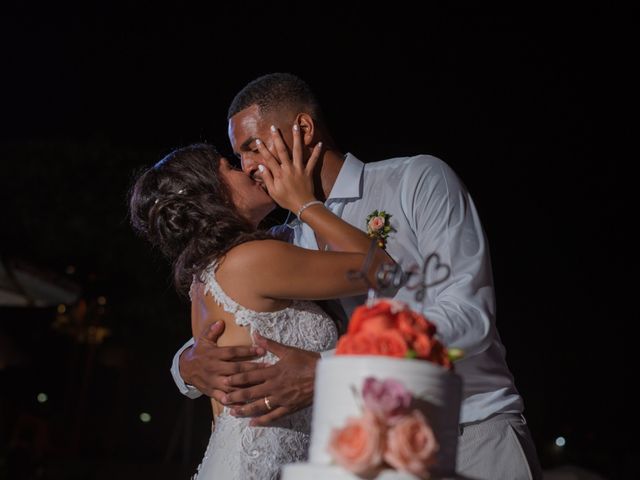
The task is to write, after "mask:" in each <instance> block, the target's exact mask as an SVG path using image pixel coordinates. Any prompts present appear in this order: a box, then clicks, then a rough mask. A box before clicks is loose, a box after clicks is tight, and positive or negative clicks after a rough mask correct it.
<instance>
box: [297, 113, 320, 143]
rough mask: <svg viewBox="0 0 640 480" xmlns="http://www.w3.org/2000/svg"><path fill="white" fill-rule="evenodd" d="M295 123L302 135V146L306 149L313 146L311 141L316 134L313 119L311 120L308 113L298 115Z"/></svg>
mask: <svg viewBox="0 0 640 480" xmlns="http://www.w3.org/2000/svg"><path fill="white" fill-rule="evenodd" d="M296 121H297V122H298V125H299V126H300V132H301V133H302V143H303V144H304V146H305V147H308V146H309V145H311V144H313V145H315V142H314V141H313V139H314V137H315V134H316V125H315V123H314V122H313V118H311V115H309V114H308V113H299V114H298V115H297V116H296Z"/></svg>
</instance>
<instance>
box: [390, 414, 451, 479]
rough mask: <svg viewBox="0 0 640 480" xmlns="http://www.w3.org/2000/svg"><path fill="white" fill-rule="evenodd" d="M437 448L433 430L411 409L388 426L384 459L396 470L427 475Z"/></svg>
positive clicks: (425, 476)
mask: <svg viewBox="0 0 640 480" xmlns="http://www.w3.org/2000/svg"><path fill="white" fill-rule="evenodd" d="M438 448H439V446H438V442H437V441H436V438H435V436H434V434H433V430H432V429H431V427H430V426H429V424H428V423H427V421H426V419H425V418H424V416H423V415H422V413H420V411H418V410H414V411H413V412H412V413H411V414H410V415H407V416H406V417H403V418H402V419H400V420H399V421H398V422H397V423H396V424H395V425H394V426H393V427H391V428H390V429H389V432H388V434H387V450H386V451H385V453H384V459H385V460H386V462H387V463H388V464H389V465H391V466H392V467H393V468H395V469H396V470H402V471H405V472H409V473H412V474H414V475H417V476H419V477H421V478H429V467H430V466H431V465H433V464H434V463H435V461H436V452H437V451H438Z"/></svg>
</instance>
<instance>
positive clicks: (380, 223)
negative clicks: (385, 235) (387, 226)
mask: <svg viewBox="0 0 640 480" xmlns="http://www.w3.org/2000/svg"><path fill="white" fill-rule="evenodd" d="M382 227H384V217H373V218H372V219H371V220H369V230H371V231H372V232H377V231H378V230H381V229H382Z"/></svg>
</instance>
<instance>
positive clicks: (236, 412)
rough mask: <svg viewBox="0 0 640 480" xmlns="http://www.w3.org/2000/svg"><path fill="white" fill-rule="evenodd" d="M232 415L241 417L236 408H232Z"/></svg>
mask: <svg viewBox="0 0 640 480" xmlns="http://www.w3.org/2000/svg"><path fill="white" fill-rule="evenodd" d="M229 413H230V414H231V416H233V417H237V416H238V415H240V410H237V409H235V408H232V409H231V411H230V412H229Z"/></svg>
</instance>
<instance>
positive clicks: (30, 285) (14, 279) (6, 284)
mask: <svg viewBox="0 0 640 480" xmlns="http://www.w3.org/2000/svg"><path fill="white" fill-rule="evenodd" d="M79 297H80V287H79V286H78V285H76V284H74V283H72V282H70V281H69V280H67V279H66V278H63V277H62V276H60V275H57V274H54V273H52V272H48V271H46V270H43V269H40V268H36V267H34V266H32V265H29V264H28V263H26V262H22V261H18V260H8V259H6V258H5V257H2V256H0V307H53V306H56V305H59V304H61V303H64V304H67V305H69V304H73V303H75V302H76V301H77V300H78V298H79Z"/></svg>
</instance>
